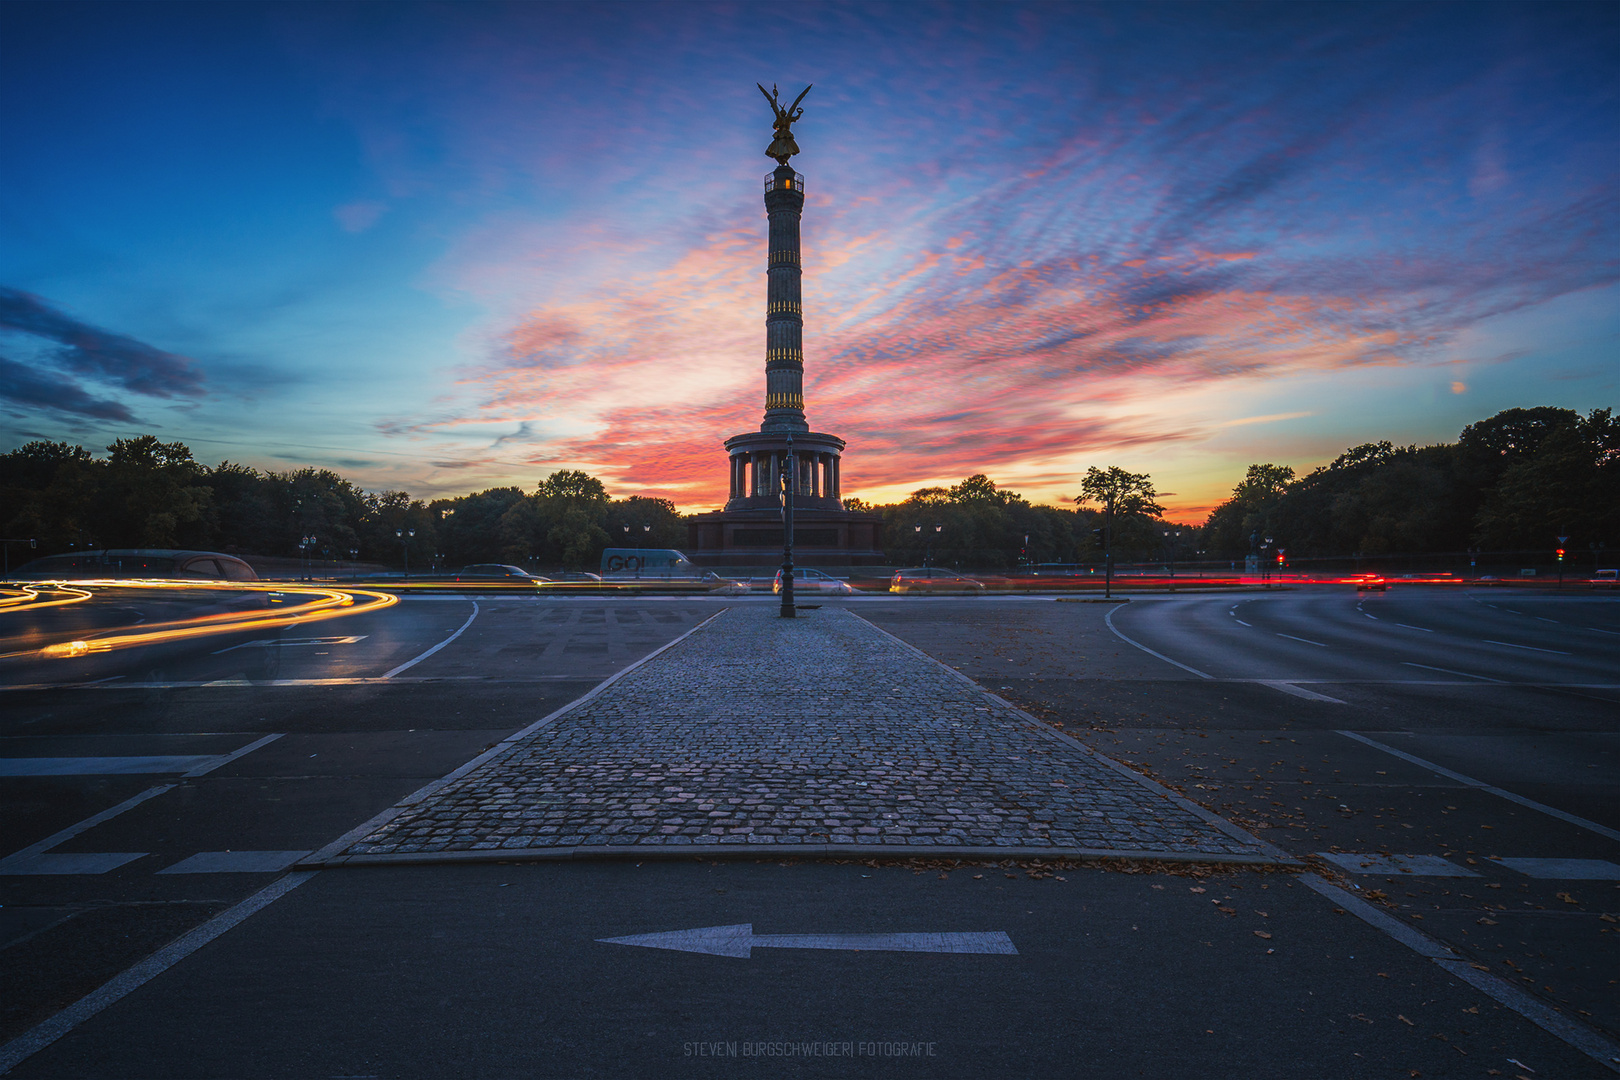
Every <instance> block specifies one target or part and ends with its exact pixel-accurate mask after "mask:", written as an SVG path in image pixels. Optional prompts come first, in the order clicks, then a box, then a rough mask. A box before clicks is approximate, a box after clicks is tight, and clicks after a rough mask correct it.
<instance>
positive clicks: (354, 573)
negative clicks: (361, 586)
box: [349, 548, 360, 581]
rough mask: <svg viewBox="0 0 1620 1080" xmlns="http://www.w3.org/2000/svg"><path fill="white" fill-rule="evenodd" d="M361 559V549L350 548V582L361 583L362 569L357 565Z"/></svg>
mask: <svg viewBox="0 0 1620 1080" xmlns="http://www.w3.org/2000/svg"><path fill="white" fill-rule="evenodd" d="M359 558H360V549H359V548H350V549H349V580H350V581H359V580H360V567H359V566H358V565H357V560H358V559H359Z"/></svg>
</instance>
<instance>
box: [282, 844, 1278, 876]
mask: <svg viewBox="0 0 1620 1080" xmlns="http://www.w3.org/2000/svg"><path fill="white" fill-rule="evenodd" d="M786 856H799V857H807V856H808V857H810V858H813V859H887V860H908V859H962V860H974V861H979V860H988V861H999V860H1003V859H1020V860H1041V861H1047V862H1050V861H1054V860H1058V859H1096V860H1107V861H1115V862H1128V863H1135V862H1175V863H1211V864H1219V865H1230V866H1278V867H1286V868H1290V869H1301V870H1303V869H1305V868H1306V864H1305V863H1302V862H1300V861H1299V860H1298V859H1293V858H1290V857H1288V856H1286V855H1281V856H1280V857H1279V856H1273V855H1233V854H1210V853H1205V852H1189V851H1161V850H1157V849H1151V848H1143V849H1139V850H1138V849H1129V848H1057V847H945V846H943V845H922V844H683V845H680V846H673V845H671V846H647V845H638V844H588V845H585V844H582V845H577V846H575V847H566V848H560V847H538V848H488V849H481V850H477V851H422V852H407V853H400V854H379V855H337V856H334V857H332V858H329V859H326V860H324V861H321V862H314V861H312V860H311V859H306V860H304V861H303V862H301V863H299V864H298V868H299V869H305V870H313V869H328V870H337V869H345V868H349V867H365V866H433V865H439V864H445V863H514V862H524V863H528V862H655V861H656V862H680V861H682V860H696V861H700V862H701V861H703V860H711V861H712V860H716V859H725V860H733V859H735V860H748V859H780V858H783V857H786Z"/></svg>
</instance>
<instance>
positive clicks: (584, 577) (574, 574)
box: [551, 570, 602, 585]
mask: <svg viewBox="0 0 1620 1080" xmlns="http://www.w3.org/2000/svg"><path fill="white" fill-rule="evenodd" d="M551 580H552V581H588V582H595V583H596V584H598V585H600V584H602V575H601V574H592V573H590V572H589V571H585V570H564V571H563V572H562V573H560V574H557V575H555V576H553V577H552V579H551Z"/></svg>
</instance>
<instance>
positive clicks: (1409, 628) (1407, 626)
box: [1395, 622, 1434, 634]
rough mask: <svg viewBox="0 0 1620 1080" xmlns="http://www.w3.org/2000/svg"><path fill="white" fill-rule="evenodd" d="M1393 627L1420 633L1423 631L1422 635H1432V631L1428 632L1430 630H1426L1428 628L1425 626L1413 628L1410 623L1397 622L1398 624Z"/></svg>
mask: <svg viewBox="0 0 1620 1080" xmlns="http://www.w3.org/2000/svg"><path fill="white" fill-rule="evenodd" d="M1395 625H1396V626H1401V627H1405V628H1406V629H1408V630H1421V631H1423V632H1424V633H1425V634H1432V633H1434V631H1433V630H1430V629H1429V628H1428V627H1427V626H1413V625H1412V624H1411V623H1403V622H1398V623H1396V624H1395Z"/></svg>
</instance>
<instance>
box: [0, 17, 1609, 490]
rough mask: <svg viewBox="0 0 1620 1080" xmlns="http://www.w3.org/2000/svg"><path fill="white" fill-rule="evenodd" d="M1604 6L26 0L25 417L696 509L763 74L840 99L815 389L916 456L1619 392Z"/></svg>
mask: <svg viewBox="0 0 1620 1080" xmlns="http://www.w3.org/2000/svg"><path fill="white" fill-rule="evenodd" d="M1617 10H1620V9H1616V8H1615V7H1613V6H1612V5H1599V4H1580V5H1560V4H1534V5H1512V4H1489V5H1484V4H1480V5H1468V4H1436V5H1424V4H1416V5H1412V4H1408V5H1358V4H1334V5H1299V4H1285V5H1270V4H1255V5H1247V4H1246V5H1218V4H1196V5H1153V4H1130V5H1124V4H1120V5H1066V4H1039V5H1018V4H1006V5H991V6H976V5H915V4H908V5H903V6H885V5H873V4H863V5H839V4H815V3H802V4H795V5H792V6H778V5H756V4H721V5H681V4H656V5H634V4H599V5H578V6H576V5H566V4H543V5H542V4H518V5H502V4H453V5H448V4H435V5H414V4H381V3H378V4H360V5H347V4H341V3H334V4H319V5H313V4H269V5H255V4H229V5H216V4H185V5H171V4H117V5H96V4H60V3H58V4H27V3H20V4H19V3H13V4H8V5H6V6H5V7H3V8H0V50H3V58H4V61H5V63H4V64H0V130H3V131H4V135H5V145H6V146H7V153H5V154H4V155H0V448H5V449H9V448H10V447H12V446H15V445H18V444H20V443H22V442H25V441H27V440H29V439H34V438H52V439H67V440H70V441H74V442H80V443H83V444H85V445H87V446H91V447H100V446H102V445H105V443H107V442H110V441H111V440H112V439H113V438H116V437H121V436H127V435H131V434H136V433H143V432H151V433H154V434H157V435H159V436H160V437H162V438H164V439H165V440H170V439H178V440H182V441H185V442H187V443H188V444H190V445H191V446H192V447H193V449H194V450H196V452H197V453H198V455H199V457H201V458H202V459H203V460H205V461H209V462H217V461H219V460H222V459H230V460H234V461H245V462H249V463H251V464H255V465H259V466H261V467H266V468H276V469H280V468H288V467H293V466H297V465H305V464H309V465H319V466H324V467H330V468H333V469H336V470H338V471H340V472H343V473H344V474H345V475H349V476H351V477H353V478H354V479H356V480H357V481H359V482H360V483H362V484H364V485H365V486H368V487H372V488H383V487H389V488H404V489H406V490H409V491H411V492H412V493H413V494H415V495H418V496H434V495H441V494H456V493H461V492H465V491H469V490H476V489H480V488H483V487H489V486H495V485H502V484H519V485H521V486H523V487H526V488H527V487H532V486H533V485H534V483H535V482H536V481H537V480H538V479H539V478H540V477H542V476H544V475H546V474H548V473H549V472H551V471H553V470H555V469H557V468H585V469H587V470H589V471H591V472H593V473H595V474H596V475H599V476H602V477H603V478H604V479H605V480H606V481H607V482H608V485H609V488H610V490H612V491H614V492H615V493H616V494H619V495H629V494H648V495H660V496H665V497H669V498H673V499H674V500H675V501H676V502H677V503H679V504H680V505H681V506H682V507H683V508H684V509H704V508H707V507H709V506H712V505H714V503H715V502H716V501H718V500H719V499H722V498H723V497H724V485H725V476H726V471H725V466H724V460H723V456H722V453H721V451H720V448H719V444H720V442H721V440H723V439H724V438H725V437H726V436H728V435H730V434H733V433H735V432H738V431H742V430H746V429H748V428H751V427H753V426H755V425H756V424H757V423H758V419H759V412H760V408H761V401H760V399H761V397H762V394H763V379H762V378H761V370H760V369H761V368H762V366H763V365H762V361H763V345H764V334H763V310H762V309H763V302H764V274H763V269H764V239H765V235H764V234H765V228H764V227H765V221H764V214H763V208H762V206H761V203H760V180H761V177H762V176H763V175H764V173H765V172H767V171H768V169H769V167H770V166H771V162H770V161H769V160H768V159H767V158H765V157H764V155H763V150H764V147H765V145H766V143H768V142H769V140H770V113H769V110H768V109H767V107H766V105H765V103H764V102H763V101H762V100H761V99H760V97H759V93H758V91H757V90H755V89H754V83H755V82H756V81H762V82H764V83H766V85H770V84H771V83H773V82H776V83H780V84H781V85H782V87H783V88H784V90H785V91H786V92H788V93H791V94H796V93H797V92H798V90H799V89H800V88H801V87H802V86H803V85H805V84H806V83H812V82H813V83H814V84H815V89H814V90H812V91H811V93H810V95H809V97H807V98H806V100H805V110H806V113H805V118H804V120H803V121H802V122H801V123H800V125H798V128H797V132H798V136H799V143H800V146H801V147H802V148H803V151H804V152H803V153H802V154H801V155H800V156H799V157H797V158H795V159H794V165H795V167H796V168H798V169H799V170H800V171H801V172H803V173H804V174H805V175H806V177H807V190H808V193H809V201H808V204H807V207H806V212H805V222H804V245H805V267H806V277H805V286H804V292H805V303H806V332H805V342H806V368H807V372H806V391H807V397H808V410H809V413H810V419H811V422H812V424H813V425H814V426H815V427H816V428H817V429H818V430H824V431H830V432H833V433H836V434H839V435H842V436H843V437H845V438H846V439H847V440H848V441H849V444H850V448H849V451H848V457H847V459H846V466H845V471H844V475H845V484H846V491H847V492H851V491H852V492H853V493H855V494H860V495H863V496H866V497H868V498H871V499H874V500H876V501H888V500H890V499H894V498H898V497H900V496H902V495H903V494H904V493H905V492H907V491H909V490H911V489H912V488H915V487H920V486H923V485H925V484H933V483H940V482H947V483H948V482H953V481H955V480H957V479H960V478H961V477H962V476H964V475H966V474H968V473H971V472H986V473H988V474H989V475H990V476H991V477H992V478H994V479H996V480H997V481H998V482H1000V483H1002V484H1004V485H1006V486H1011V487H1013V488H1016V489H1018V490H1021V491H1023V492H1024V493H1025V494H1026V495H1028V496H1030V497H1033V498H1036V499H1040V500H1051V499H1055V498H1058V497H1060V496H1062V495H1065V494H1070V493H1072V492H1073V490H1074V489H1075V486H1076V485H1075V482H1074V478H1075V477H1076V476H1078V475H1079V474H1080V473H1082V472H1083V471H1084V470H1085V468H1086V467H1087V466H1089V465H1094V464H1095V465H1111V464H1117V465H1122V466H1124V467H1127V468H1130V469H1132V470H1133V471H1148V472H1152V473H1153V475H1154V477H1155V479H1156V480H1157V481H1158V482H1159V485H1160V487H1161V488H1162V489H1163V490H1166V491H1170V492H1174V493H1175V495H1174V496H1173V497H1171V498H1169V499H1167V500H1166V501H1167V502H1168V503H1169V505H1171V506H1172V508H1174V509H1176V510H1177V511H1178V512H1179V513H1181V514H1182V515H1183V516H1186V517H1191V518H1196V517H1197V516H1199V515H1200V514H1201V512H1202V511H1203V510H1206V509H1207V508H1208V507H1210V506H1212V505H1213V504H1214V503H1215V502H1218V501H1219V499H1220V498H1221V497H1222V496H1223V495H1224V493H1225V492H1226V491H1227V490H1229V489H1230V487H1231V486H1232V484H1233V483H1235V482H1236V481H1237V479H1238V478H1239V477H1240V476H1241V474H1242V471H1243V469H1244V467H1245V466H1246V465H1247V464H1249V463H1250V462H1256V461H1275V462H1279V463H1284V464H1290V465H1294V466H1295V467H1296V468H1300V469H1302V470H1303V469H1304V468H1307V467H1309V466H1311V465H1313V464H1316V463H1319V462H1321V461H1324V460H1330V459H1331V458H1332V457H1334V456H1335V455H1336V454H1337V453H1338V452H1339V451H1340V450H1342V449H1343V448H1344V447H1345V446H1347V445H1350V444H1352V443H1357V442H1363V441H1371V440H1377V439H1389V440H1391V441H1394V442H1397V443H1407V442H1417V443H1424V442H1432V441H1440V440H1444V439H1449V438H1453V437H1455V435H1456V432H1457V431H1458V430H1460V428H1461V427H1462V426H1464V425H1465V424H1467V423H1469V422H1471V421H1473V420H1476V419H1479V418H1481V417H1483V416H1487V415H1489V414H1491V413H1493V412H1495V411H1497V410H1499V409H1502V408H1508V407H1513V406H1530V405H1540V404H1553V405H1561V406H1566V407H1570V408H1577V409H1582V410H1585V409H1589V408H1594V407H1608V406H1612V405H1614V404H1616V397H1617V395H1616V385H1617V373H1620V361H1617V341H1620V337H1617V332H1620V325H1617V324H1620V315H1617V314H1616V313H1617V312H1620V303H1617V300H1620V289H1617V285H1616V277H1617V269H1620V267H1617V258H1616V253H1617V252H1620V213H1617V195H1616V192H1617V191H1620V183H1617V181H1620V149H1617V148H1620V138H1617V136H1620V94H1617V89H1620V86H1617V83H1620V76H1617V72H1620V63H1617V61H1620V15H1617Z"/></svg>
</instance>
